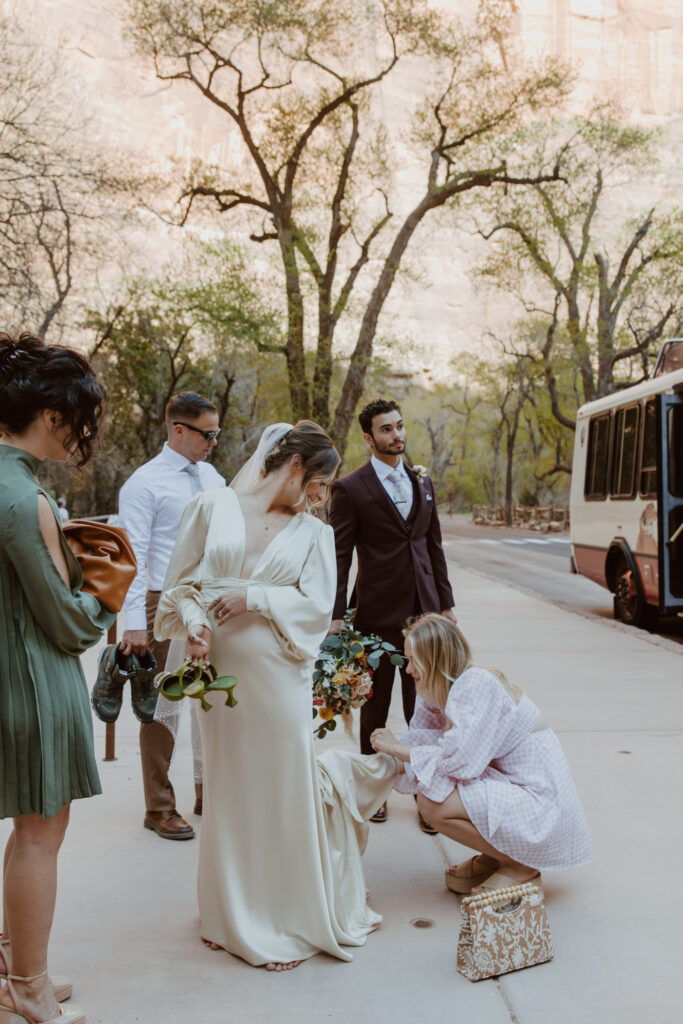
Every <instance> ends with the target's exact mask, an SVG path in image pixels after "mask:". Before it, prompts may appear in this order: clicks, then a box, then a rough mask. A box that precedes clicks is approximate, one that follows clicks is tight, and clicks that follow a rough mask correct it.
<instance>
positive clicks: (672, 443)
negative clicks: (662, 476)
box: [669, 405, 683, 498]
mask: <svg viewBox="0 0 683 1024" xmlns="http://www.w3.org/2000/svg"><path fill="white" fill-rule="evenodd" d="M669 490H670V492H671V494H672V495H673V497H674V498H683V405H674V406H672V408H671V409H669Z"/></svg>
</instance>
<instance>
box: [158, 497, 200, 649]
mask: <svg viewBox="0 0 683 1024" xmlns="http://www.w3.org/2000/svg"><path fill="white" fill-rule="evenodd" d="M208 528H209V524H208V517H207V509H206V499H205V492H201V493H199V494H197V495H195V497H194V498H193V499H192V501H190V502H189V504H188V505H187V506H186V508H185V511H184V512H183V516H182V519H181V520H180V526H179V527H178V536H177V538H176V542H175V545H174V547H173V552H172V554H171V559H170V561H169V563H168V569H167V570H166V578H165V579H164V586H163V590H162V593H161V597H160V598H159V606H158V608H157V614H156V619H155V620H154V635H155V637H156V638H157V639H158V640H169V639H180V640H185V639H187V634H188V633H190V632H192V631H194V630H195V629H198V628H199V627H200V626H208V628H209V629H210V628H211V623H210V622H209V619H208V616H207V614H206V611H205V610H204V605H203V602H202V598H201V583H200V581H201V578H202V559H203V557H204V549H205V547H206V537H207V533H208Z"/></svg>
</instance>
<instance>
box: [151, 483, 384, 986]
mask: <svg viewBox="0 0 683 1024" xmlns="http://www.w3.org/2000/svg"><path fill="white" fill-rule="evenodd" d="M244 552H245V523H244V517H243V514H242V510H241V506H240V503H239V500H238V498H237V495H236V494H235V492H234V491H232V490H231V489H230V488H220V489H218V490H215V491H206V492H204V493H202V494H198V495H197V496H196V497H195V498H194V499H193V501H192V502H191V503H190V505H189V506H188V507H187V509H186V511H185V515H184V516H183V519H182V522H181V524H180V528H179V532H178V538H177V541H176V545H175V549H174V552H173V555H172V558H171V561H170V564H169V568H168V572H167V576H166V581H165V584H164V592H163V594H162V597H161V600H160V602H159V610H158V613H157V621H156V633H157V635H158V636H159V637H160V638H164V639H165V638H167V637H174V638H178V639H181V638H182V639H184V638H185V637H186V636H187V632H188V629H192V628H194V627H197V626H199V625H202V624H206V625H209V626H210V627H211V628H212V630H213V632H212V640H211V653H210V658H211V661H212V662H213V664H214V665H215V667H216V669H217V670H218V672H219V674H231V675H235V676H237V678H238V685H237V687H236V689H235V696H236V697H237V700H238V702H239V703H238V704H237V707H235V708H227V707H225V706H224V700H223V697H222V696H220V695H217V696H216V697H211V700H212V701H213V707H212V709H211V711H208V712H201V711H200V712H199V718H200V726H201V734H202V746H203V752H204V806H203V815H202V826H201V838H200V852H199V884H198V891H199V912H200V922H201V934H202V937H203V938H204V939H207V940H209V941H211V942H215V943H217V944H218V945H219V946H222V947H223V948H224V949H226V950H228V951H229V952H230V953H234V954H236V955H237V956H240V957H242V958H243V959H244V960H246V961H247V962H248V963H250V964H254V965H255V966H256V965H260V964H264V963H269V962H280V963H286V962H289V961H291V960H301V959H304V958H306V957H310V956H312V955H313V954H315V953H317V952H325V953H330V954H331V955H332V956H335V957H339V958H340V959H341V960H351V959H352V956H351V954H350V953H349V952H348V951H347V950H345V949H343V948H342V947H344V946H359V945H362V944H363V943H364V942H365V938H366V936H367V934H368V933H369V932H370V931H372V930H373V929H374V928H376V927H377V926H378V924H379V923H380V921H381V918H380V917H379V916H378V915H377V914H376V913H374V912H373V911H372V910H371V909H370V908H369V907H368V905H367V902H366V893H365V882H364V879H363V871H362V868H361V853H362V851H363V849H364V847H365V843H366V840H367V832H368V827H367V825H366V824H365V822H366V821H367V818H368V817H369V816H370V815H371V814H372V813H373V812H374V811H375V810H376V808H377V807H378V806H379V805H380V804H381V803H382V802H383V801H384V800H385V799H386V797H387V796H388V794H389V793H390V791H391V789H392V786H393V782H394V778H395V775H396V769H397V764H396V762H395V761H394V759H393V758H390V757H387V756H386V755H384V754H375V755H374V756H372V757H362V756H361V755H356V754H348V753H345V752H342V751H339V750H333V749H330V750H328V751H326V752H325V753H324V754H322V755H321V757H320V758H319V759H316V756H315V752H314V748H313V735H312V718H311V667H312V666H311V662H312V659H313V658H314V657H315V655H316V653H317V651H318V646H319V643H320V641H321V640H322V638H323V636H324V635H325V632H326V630H327V627H328V624H329V621H330V616H331V612H332V605H333V601H334V594H335V581H336V567H335V551H334V535H333V532H332V529H331V527H329V526H326V525H324V524H323V523H321V522H320V521H319V520H318V519H316V518H314V517H313V516H311V515H308V514H306V513H301V514H298V515H295V516H293V518H292V519H291V520H290V521H289V522H288V523H287V525H286V526H285V527H284V529H282V530H281V531H280V532H279V533H277V534H276V535H275V536H274V537H273V539H272V540H271V542H270V543H269V544H268V546H267V547H266V549H265V550H264V552H263V554H262V555H261V557H260V559H259V560H258V563H257V565H256V566H255V568H254V571H253V572H252V574H251V576H250V577H249V578H248V579H242V578H241V577H240V572H241V568H242V564H243V562H244ZM237 587H246V588H247V607H248V611H247V612H246V613H245V614H243V615H240V616H238V617H236V618H235V619H233V620H230V621H229V622H228V623H227V624H226V625H224V626H220V627H217V626H216V624H215V622H214V621H212V616H210V615H209V614H208V613H207V611H206V609H207V607H208V605H209V604H210V603H211V601H212V600H213V599H214V598H215V597H216V596H218V595H220V594H223V593H225V592H226V591H227V590H230V589H231V588H237Z"/></svg>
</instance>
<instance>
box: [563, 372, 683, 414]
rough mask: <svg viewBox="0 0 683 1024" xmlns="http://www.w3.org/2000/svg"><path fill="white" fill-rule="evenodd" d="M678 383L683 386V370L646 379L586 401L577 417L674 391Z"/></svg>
mask: <svg viewBox="0 0 683 1024" xmlns="http://www.w3.org/2000/svg"><path fill="white" fill-rule="evenodd" d="M677 384H679V385H681V386H682V387H683V370H674V371H673V372H672V373H663V374H662V376H661V377H654V378H652V379H651V380H644V381H643V382H642V384H634V385H633V387H630V388H624V390H623V391H615V392H614V394H613V395H605V397H604V398H596V400H595V401H594V402H586V404H585V405H582V406H581V408H580V409H579V411H578V412H577V414H576V418H577V420H578V419H580V418H581V417H583V416H594V415H595V414H596V413H600V412H607V410H608V409H614V408H615V406H622V405H629V404H630V403H631V402H638V401H641V400H642V399H644V398H649V397H650V395H659V394H661V393H662V392H663V391H673V389H674V388H675V387H676V385H677Z"/></svg>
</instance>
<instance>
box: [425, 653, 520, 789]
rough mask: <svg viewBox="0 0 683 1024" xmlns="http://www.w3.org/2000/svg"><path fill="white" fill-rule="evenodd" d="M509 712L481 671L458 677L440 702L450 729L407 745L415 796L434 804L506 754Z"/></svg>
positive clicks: (511, 706)
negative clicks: (436, 737)
mask: <svg viewBox="0 0 683 1024" xmlns="http://www.w3.org/2000/svg"><path fill="white" fill-rule="evenodd" d="M515 708H516V705H515V702H514V701H513V700H512V698H511V697H510V696H509V694H508V693H507V692H506V690H505V688H504V687H503V686H502V684H501V683H500V682H499V681H498V680H497V679H496V677H495V676H494V675H492V674H491V673H490V672H488V671H487V670H486V669H482V668H470V669H468V670H467V671H466V672H464V673H463V674H462V675H461V676H460V677H459V678H458V679H457V680H456V682H455V683H454V684H453V686H452V687H451V692H450V694H449V697H448V701H447V703H446V717H447V719H448V720H449V721H450V722H451V723H452V726H451V728H450V729H447V730H446V731H444V733H443V736H442V737H441V739H439V740H438V741H437V742H436V743H428V744H424V745H416V746H413V748H412V750H411V752H410V767H411V769H412V772H413V774H414V776H415V779H416V781H417V784H418V787H419V789H420V791H421V792H422V793H424V795H425V796H426V797H428V798H429V799H430V800H434V801H436V802H437V803H440V802H441V801H443V800H445V799H446V797H447V796H448V795H450V793H451V792H452V791H453V788H454V786H456V785H457V784H458V783H459V782H462V781H465V780H467V779H476V778H479V777H480V776H481V775H482V774H483V772H484V770H485V769H486V768H487V767H488V765H489V764H490V763H491V761H493V760H494V759H495V758H496V757H500V756H502V755H503V754H505V753H507V751H508V749H509V746H510V734H511V731H512V732H514V727H515V726H514V719H515ZM411 725H412V722H411Z"/></svg>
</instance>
